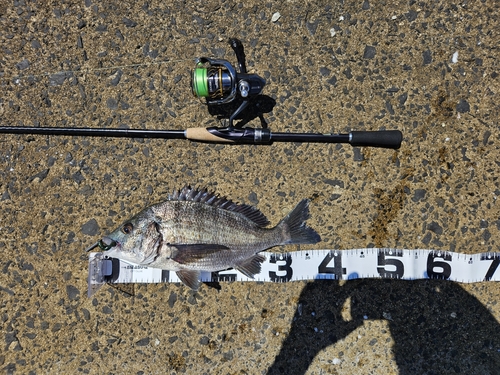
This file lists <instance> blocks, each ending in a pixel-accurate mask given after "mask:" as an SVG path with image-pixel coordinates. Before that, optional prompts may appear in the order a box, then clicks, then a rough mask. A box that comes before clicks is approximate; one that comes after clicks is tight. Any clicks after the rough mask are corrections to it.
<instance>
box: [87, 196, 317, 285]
mask: <svg viewBox="0 0 500 375" xmlns="http://www.w3.org/2000/svg"><path fill="white" fill-rule="evenodd" d="M308 218H309V200H307V199H304V200H302V201H301V202H300V203H299V204H298V205H297V206H296V207H295V208H294V209H293V210H292V212H290V213H289V214H288V215H287V216H286V217H285V218H284V219H282V220H281V221H280V222H279V224H278V225H276V226H275V227H274V228H265V227H266V226H267V225H268V224H269V221H268V220H267V218H266V217H265V216H264V215H263V214H262V213H261V212H260V211H259V210H258V209H257V208H255V207H252V206H248V205H245V204H236V203H233V202H232V201H230V200H228V199H226V198H223V197H219V196H217V195H215V194H214V193H211V192H208V191H207V190H206V189H192V188H190V187H184V188H183V189H182V190H180V191H175V192H174V193H173V194H171V195H169V197H168V200H167V201H165V202H163V203H158V204H155V205H153V206H151V207H148V208H146V209H144V210H143V211H141V212H140V213H139V214H137V215H136V216H134V217H133V218H132V219H130V220H128V221H126V222H125V223H124V224H123V225H121V226H120V227H119V228H117V229H116V230H115V231H114V232H112V233H110V234H109V235H107V236H105V237H103V238H102V240H100V241H99V242H98V243H97V244H96V245H94V246H99V247H100V248H101V249H102V250H106V251H105V252H104V255H107V256H109V257H113V258H119V259H122V260H124V261H127V262H130V263H134V264H138V265H143V266H147V267H153V268H161V269H164V270H170V271H175V272H176V273H177V276H178V277H179V279H180V280H181V281H182V282H183V283H184V284H186V285H187V286H188V287H190V288H192V289H195V290H196V289H197V288H198V286H199V278H200V272H201V271H221V270H225V269H228V268H235V269H237V270H238V271H240V272H242V273H243V274H245V275H246V276H248V277H251V278H252V277H253V276H254V275H255V274H257V273H259V272H260V269H261V263H262V262H263V261H264V260H265V257H264V256H262V255H259V254H258V253H259V252H261V251H263V250H266V249H269V248H270V247H273V246H278V245H287V244H313V243H317V242H319V241H320V240H321V239H320V236H319V235H318V234H317V233H316V232H315V231H314V230H313V229H312V228H309V227H308V226H307V225H306V224H305V221H306V220H307V219H308Z"/></svg>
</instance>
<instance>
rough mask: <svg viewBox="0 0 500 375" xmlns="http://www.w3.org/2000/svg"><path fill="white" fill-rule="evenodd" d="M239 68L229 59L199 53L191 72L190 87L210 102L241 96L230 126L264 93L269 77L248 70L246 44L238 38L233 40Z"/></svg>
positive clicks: (217, 102) (221, 103)
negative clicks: (262, 76)
mask: <svg viewBox="0 0 500 375" xmlns="http://www.w3.org/2000/svg"><path fill="white" fill-rule="evenodd" d="M230 44H231V47H232V48H233V50H234V52H235V54H236V58H237V60H238V65H239V72H237V71H236V68H235V67H234V66H232V65H231V63H230V62H229V61H227V60H222V59H210V58H208V57H200V58H198V59H196V65H195V67H194V69H193V71H192V73H191V90H192V92H193V95H194V96H196V97H198V98H200V99H201V98H205V99H206V103H207V105H210V106H214V105H216V106H217V105H224V104H228V103H231V102H233V101H235V100H236V99H239V100H240V101H241V104H240V105H239V107H238V108H237V109H236V110H235V111H234V112H233V113H232V114H231V115H230V116H229V126H230V127H232V125H233V121H234V119H235V118H236V116H237V115H238V114H240V113H241V112H242V111H243V110H244V109H245V108H246V107H247V106H248V104H249V103H250V101H251V100H252V99H254V98H256V97H257V96H259V95H260V94H261V93H262V90H263V89H264V86H265V84H266V81H265V80H264V79H263V78H261V77H260V76H258V75H257V74H249V73H247V70H246V64H245V54H244V50H243V45H242V44H241V42H240V41H239V40H238V39H231V40H230Z"/></svg>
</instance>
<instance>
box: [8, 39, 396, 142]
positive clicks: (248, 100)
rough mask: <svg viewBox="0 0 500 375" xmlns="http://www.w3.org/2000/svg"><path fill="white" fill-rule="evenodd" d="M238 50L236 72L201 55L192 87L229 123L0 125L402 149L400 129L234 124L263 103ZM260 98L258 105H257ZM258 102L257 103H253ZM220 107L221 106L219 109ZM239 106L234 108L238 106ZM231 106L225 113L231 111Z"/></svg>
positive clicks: (258, 82) (11, 129)
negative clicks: (179, 126)
mask: <svg viewBox="0 0 500 375" xmlns="http://www.w3.org/2000/svg"><path fill="white" fill-rule="evenodd" d="M229 43H230V45H231V48H232V49H233V51H234V53H235V54H236V58H237V61H238V68H239V69H238V70H239V71H238V72H237V71H236V68H235V67H233V66H232V65H231V64H230V63H229V62H228V61H226V60H222V59H211V58H207V57H200V58H198V59H196V61H195V64H196V65H195V67H194V69H193V70H192V74H191V90H192V93H193V95H194V96H196V97H198V98H199V99H200V100H203V99H205V103H206V104H207V106H208V108H209V111H210V112H212V111H213V112H217V113H225V115H223V117H224V118H226V119H228V120H229V121H228V122H229V124H228V126H226V127H209V128H189V129H185V130H147V129H110V128H68V127H27V126H0V133H4V134H35V135H62V136H88V137H122V138H161V139H188V140H191V141H198V142H211V143H228V144H256V145H261V144H272V143H273V142H314V143H349V144H350V145H351V146H368V147H384V148H392V149H398V148H399V147H400V146H401V142H402V139H403V134H402V133H401V132H400V131H399V130H380V131H351V132H349V133H347V134H321V133H279V132H272V131H271V130H269V129H268V128H267V124H266V123H265V120H264V119H263V115H262V113H259V118H260V119H261V123H262V124H263V126H262V128H251V127H242V126H240V125H239V124H238V125H236V126H235V125H234V121H235V119H236V118H238V116H240V115H241V114H242V113H243V112H245V111H248V109H250V108H259V104H258V103H257V102H258V98H259V97H261V94H262V91H263V88H264V86H265V84H266V82H265V80H264V79H263V78H261V77H260V76H258V75H257V74H250V73H248V72H247V69H246V63H245V53H244V49H243V45H242V43H241V41H239V40H238V39H235V38H233V39H230V41H229ZM256 103H257V105H255V104H256ZM252 104H254V105H252ZM221 108H222V110H220V111H219V109H221ZM234 108H235V109H234ZM228 111H229V112H230V113H229V115H227V112H228Z"/></svg>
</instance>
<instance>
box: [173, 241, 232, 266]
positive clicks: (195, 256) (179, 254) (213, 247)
mask: <svg viewBox="0 0 500 375" xmlns="http://www.w3.org/2000/svg"><path fill="white" fill-rule="evenodd" d="M169 246H172V247H175V248H176V250H177V251H176V252H175V254H173V255H172V260H174V261H176V262H177V263H180V264H190V263H195V262H197V261H200V260H202V259H204V258H206V257H208V256H210V255H212V254H214V253H217V252H220V251H229V248H228V247H227V246H224V245H217V244H188V245H184V244H175V245H173V244H169Z"/></svg>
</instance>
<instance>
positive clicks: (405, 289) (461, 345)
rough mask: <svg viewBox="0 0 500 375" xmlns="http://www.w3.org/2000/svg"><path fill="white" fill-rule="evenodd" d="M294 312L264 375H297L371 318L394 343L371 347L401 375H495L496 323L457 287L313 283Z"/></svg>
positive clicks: (499, 343) (499, 337) (498, 358)
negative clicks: (383, 349)
mask: <svg viewBox="0 0 500 375" xmlns="http://www.w3.org/2000/svg"><path fill="white" fill-rule="evenodd" d="M349 298H350V300H349ZM345 305H348V307H347V309H349V308H350V317H348V318H346V312H345V311H344V315H343V313H342V309H346V306H345ZM298 306H299V308H298V309H297V312H296V314H295V316H294V319H293V323H292V328H291V331H290V333H289V335H288V336H287V338H286V339H285V341H284V343H283V345H282V348H281V351H280V353H279V354H278V355H277V356H276V358H275V361H274V363H273V364H272V366H271V367H270V369H269V371H268V374H270V375H275V374H289V375H303V374H304V373H305V372H306V371H307V369H308V368H309V366H310V364H311V362H312V361H313V359H314V357H315V356H316V355H317V354H318V353H319V352H320V351H321V350H322V349H324V348H326V347H328V346H330V345H332V344H335V343H336V342H338V341H339V340H341V339H343V338H345V337H346V336H347V335H349V334H350V333H351V332H353V331H354V330H355V329H356V328H358V327H360V326H361V325H363V322H365V321H367V320H375V319H384V320H387V322H388V325H389V327H390V333H391V336H392V339H393V340H394V342H393V343H392V344H388V343H385V342H378V343H377V342H376V339H375V340H371V342H370V345H391V346H392V348H391V349H392V351H393V353H394V358H395V361H396V364H397V366H398V369H399V374H401V375H417V374H418V375H422V374H427V375H438V374H468V375H469V374H481V375H488V374H489V375H498V374H500V324H499V323H498V322H497V321H496V320H495V318H494V317H493V316H492V314H491V313H490V312H489V311H488V310H487V309H486V307H485V306H483V305H482V304H481V303H480V302H479V301H478V300H477V299H476V298H475V297H473V296H471V295H470V294H468V293H467V292H466V291H465V290H464V289H463V288H462V287H461V286H460V285H459V284H457V283H453V282H449V281H440V280H415V281H403V280H384V279H370V280H350V281H347V282H345V284H344V285H342V286H341V285H340V284H339V283H338V282H334V281H326V280H318V281H315V282H312V283H309V284H307V285H306V287H305V288H304V290H303V291H302V293H301V296H300V299H299V302H298ZM348 315H349V314H348ZM343 316H344V318H343ZM377 334H378V332H374V336H376V335H377ZM358 350H359V352H360V353H361V352H363V351H366V350H370V349H367V348H366V347H365V348H359V349H358ZM337 356H342V354H338V355H337ZM332 359H333V358H332Z"/></svg>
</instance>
